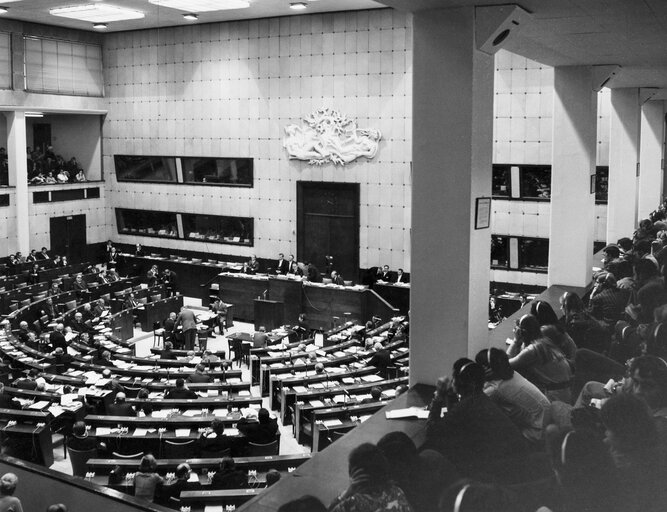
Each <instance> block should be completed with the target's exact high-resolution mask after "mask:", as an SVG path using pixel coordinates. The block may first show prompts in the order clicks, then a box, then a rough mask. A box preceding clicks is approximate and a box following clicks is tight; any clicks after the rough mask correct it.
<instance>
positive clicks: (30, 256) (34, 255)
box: [25, 249, 37, 263]
mask: <svg viewBox="0 0 667 512" xmlns="http://www.w3.org/2000/svg"><path fill="white" fill-rule="evenodd" d="M25 261H26V263H34V262H36V261H37V251H36V250H35V249H33V250H32V251H30V254H28V256H26V258H25Z"/></svg>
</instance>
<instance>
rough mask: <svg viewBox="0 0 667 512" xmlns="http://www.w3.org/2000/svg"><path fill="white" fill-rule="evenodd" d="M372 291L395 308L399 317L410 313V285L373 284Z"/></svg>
mask: <svg viewBox="0 0 667 512" xmlns="http://www.w3.org/2000/svg"><path fill="white" fill-rule="evenodd" d="M373 290H375V291H376V292H377V294H378V295H379V296H380V297H382V298H383V299H384V300H386V301H387V302H388V303H389V304H391V305H392V306H394V307H395V308H397V309H398V310H399V311H400V312H401V315H407V314H408V311H410V284H409V283H408V284H392V283H375V284H374V285H373Z"/></svg>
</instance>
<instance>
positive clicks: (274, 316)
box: [255, 299, 285, 331]
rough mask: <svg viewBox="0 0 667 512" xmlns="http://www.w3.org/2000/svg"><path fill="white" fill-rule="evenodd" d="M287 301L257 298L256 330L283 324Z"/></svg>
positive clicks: (268, 329) (269, 328)
mask: <svg viewBox="0 0 667 512" xmlns="http://www.w3.org/2000/svg"><path fill="white" fill-rule="evenodd" d="M284 318H285V303H284V302H279V301H277V300H264V299H255V330H258V329H259V328H260V327H262V326H263V327H266V330H267V331H270V330H273V329H275V328H276V327H280V326H281V325H283V322H284Z"/></svg>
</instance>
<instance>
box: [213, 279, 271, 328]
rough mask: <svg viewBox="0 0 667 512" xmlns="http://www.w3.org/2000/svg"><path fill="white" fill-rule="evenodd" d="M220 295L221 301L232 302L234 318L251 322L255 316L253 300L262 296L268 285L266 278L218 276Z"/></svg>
mask: <svg viewBox="0 0 667 512" xmlns="http://www.w3.org/2000/svg"><path fill="white" fill-rule="evenodd" d="M218 283H219V284H220V297H221V298H222V300H223V301H225V302H227V303H230V304H234V318H238V319H239V320H243V321H246V322H253V321H254V318H255V304H254V300H255V299H256V298H257V297H260V296H262V294H263V293H264V290H267V289H268V287H269V280H268V278H267V279H244V278H242V277H234V276H220V277H219V278H218Z"/></svg>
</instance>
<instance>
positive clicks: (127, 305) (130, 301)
mask: <svg viewBox="0 0 667 512" xmlns="http://www.w3.org/2000/svg"><path fill="white" fill-rule="evenodd" d="M140 305H141V303H140V302H139V301H138V300H137V299H135V298H134V293H128V294H127V295H126V296H125V302H123V309H134V308H136V307H139V306H140Z"/></svg>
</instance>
